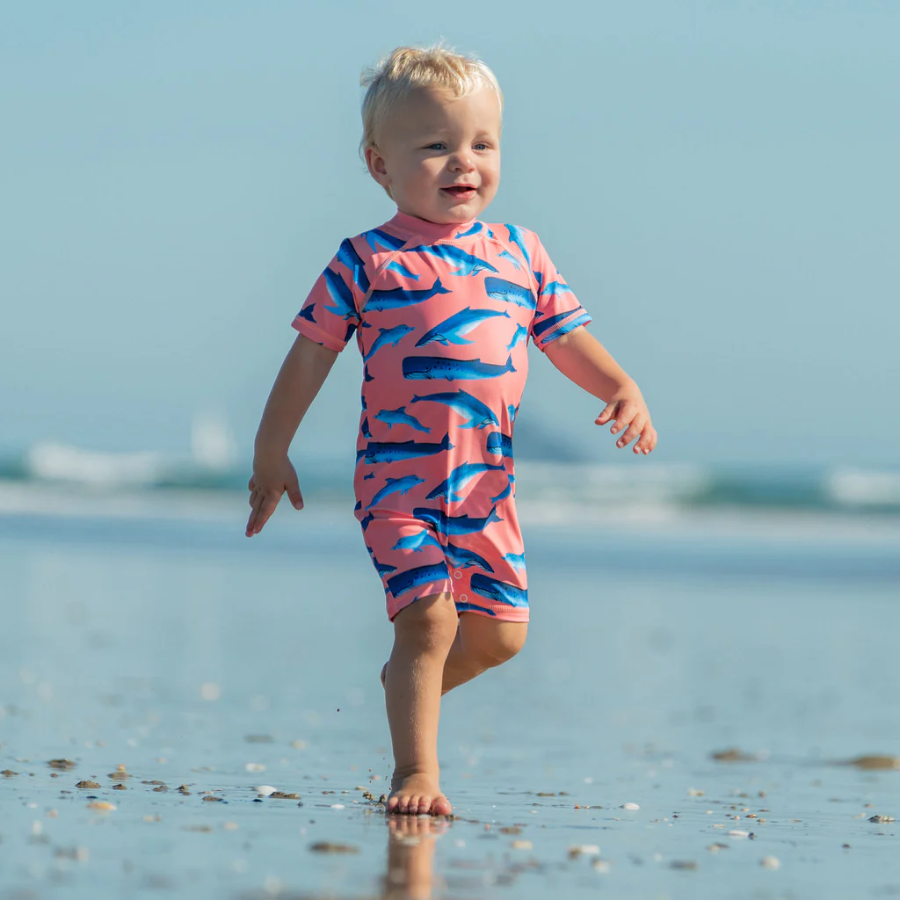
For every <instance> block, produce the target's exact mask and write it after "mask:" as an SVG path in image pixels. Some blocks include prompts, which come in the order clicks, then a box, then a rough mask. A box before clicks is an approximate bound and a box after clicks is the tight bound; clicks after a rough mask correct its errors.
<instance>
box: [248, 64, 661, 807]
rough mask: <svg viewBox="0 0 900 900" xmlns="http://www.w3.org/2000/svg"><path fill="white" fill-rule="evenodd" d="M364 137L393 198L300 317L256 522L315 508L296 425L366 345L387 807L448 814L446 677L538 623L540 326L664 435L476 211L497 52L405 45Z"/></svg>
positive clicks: (550, 342) (381, 70) (377, 81)
mask: <svg viewBox="0 0 900 900" xmlns="http://www.w3.org/2000/svg"><path fill="white" fill-rule="evenodd" d="M363 83H364V84H366V85H367V86H368V90H367V93H366V95H365V99H364V101H363V108H362V115H363V126H364V133H363V139H362V150H363V151H364V153H365V160H366V164H367V166H368V169H369V172H370V173H371V175H372V177H373V178H374V179H375V181H377V182H378V184H380V185H381V186H382V187H383V188H384V190H385V191H386V192H387V193H388V195H389V196H390V198H391V199H392V200H393V202H394V203H395V204H396V205H397V213H396V215H395V216H394V217H393V218H392V219H390V220H389V221H387V222H385V223H384V224H383V225H380V226H379V227H378V228H373V229H371V230H370V231H366V232H364V233H362V234H359V235H357V236H356V237H352V238H348V239H346V240H344V241H343V242H342V243H341V245H340V247H339V249H338V251H337V254H336V255H335V257H334V258H333V259H332V260H331V262H330V263H329V265H328V266H327V268H326V269H325V271H324V272H323V273H322V275H321V276H320V277H319V278H318V280H317V281H316V283H315V285H314V286H313V289H312V291H311V292H310V294H309V297H308V298H307V300H306V301H305V303H304V304H303V307H302V309H301V310H300V312H299V314H298V315H297V317H296V318H295V319H294V322H293V325H294V328H295V329H296V330H297V331H298V332H299V334H298V335H297V338H296V341H295V343H294V345H293V347H292V348H291V350H290V351H289V352H288V355H287V357H286V358H285V361H284V364H283V365H282V367H281V371H280V372H279V374H278V377H277V378H276V380H275V384H274V386H273V388H272V392H271V394H270V396H269V399H268V402H267V404H266V408H265V411H264V413H263V416H262V421H261V423H260V426H259V431H258V434H257V436H256V444H255V455H254V460H253V476H252V478H251V479H250V485H249V487H250V492H251V493H250V506H251V507H252V512H251V513H250V518H249V521H248V523H247V530H246V533H247V536H248V537H249V536H252V535H254V534H258V533H259V532H260V531H261V530H262V528H263V526H264V525H265V523H266V521H267V520H268V519H269V517H270V516H271V515H272V512H273V511H274V509H275V507H276V505H277V504H278V501H279V499H280V498H281V495H282V494H283V493H284V492H287V494H288V497H289V499H290V501H291V503H292V504H293V505H294V507H295V508H297V509H302V507H303V498H302V496H301V493H300V488H299V486H298V482H297V475H296V472H295V471H294V468H293V466H292V465H291V463H290V461H289V459H288V448H289V446H290V443H291V440H292V439H293V436H294V434H295V432H296V430H297V427H298V426H299V424H300V422H301V420H302V419H303V416H304V415H305V413H306V411H307V409H308V408H309V405H310V403H311V402H312V401H313V399H314V398H315V396H316V394H317V393H318V391H319V388H320V387H321V385H322V383H323V381H324V380H325V377H326V376H327V375H328V372H329V370H330V369H331V366H332V364H333V363H334V360H335V359H336V357H337V354H338V353H339V352H340V351H341V350H343V349H344V347H345V346H346V344H347V342H348V341H349V340H350V338H351V337H352V336H353V335H354V334H355V335H356V343H357V346H358V347H359V351H360V354H361V355H362V359H363V379H362V411H361V413H360V425H359V436H358V439H357V445H356V446H357V452H356V470H355V476H354V490H355V494H356V500H357V503H356V517H357V519H358V520H359V522H360V525H361V526H362V533H363V539H364V541H365V545H366V549H367V550H368V552H369V555H370V556H371V558H372V563H373V564H374V566H375V568H376V569H377V571H378V574H379V576H380V577H381V580H382V582H383V584H384V590H385V596H386V599H387V614H388V617H389V618H390V620H391V622H392V623H393V625H394V645H393V649H392V651H391V655H390V658H389V660H388V662H387V663H386V664H385V667H384V669H383V670H382V682H383V684H384V689H385V700H386V707H387V716H388V723H389V726H390V732H391V741H392V745H393V753H394V764H395V768H394V775H393V779H392V783H391V793H390V796H389V799H388V802H387V808H388V811H389V812H396V813H409V814H421V813H431V814H434V815H444V814H449V813H450V812H451V809H452V807H451V805H450V802H449V801H448V800H447V798H446V797H445V796H444V794H443V793H442V792H441V788H440V786H439V770H438V758H437V735H438V717H439V713H440V703H441V696H442V694H444V693H446V692H447V691H449V690H452V689H453V688H455V687H457V686H458V685H461V684H463V683H465V682H467V681H470V680H471V679H473V678H475V677H476V676H477V675H480V674H481V673H482V672H484V671H485V670H486V669H488V668H491V667H492V666H497V665H499V664H500V663H502V662H505V661H506V660H508V659H509V658H510V657H512V656H514V655H515V654H516V653H517V652H518V651H519V650H520V649H521V647H522V645H523V643H524V641H525V634H526V631H527V628H528V625H527V623H528V593H527V578H526V569H525V551H524V546H523V544H522V535H521V532H520V530H519V523H518V519H517V516H516V505H515V475H514V471H513V429H514V422H515V419H516V413H517V411H518V408H519V401H520V399H521V396H522V389H523V387H524V385H525V376H526V373H527V371H528V355H527V344H528V341H529V340H531V341H532V342H533V343H534V344H535V345H536V346H537V347H538V349H539V350H541V351H542V352H543V353H545V354H546V355H547V356H548V357H549V358H550V361H551V362H552V363H553V364H554V365H555V366H556V367H557V368H558V369H559V370H560V371H561V372H562V373H563V374H564V375H566V376H567V377H568V378H569V379H571V380H572V381H574V382H575V383H576V384H577V385H579V386H580V387H582V388H584V390H586V391H588V392H589V393H591V394H593V395H594V396H595V397H598V398H601V399H602V400H603V401H605V402H606V407H605V409H604V410H603V411H602V412H601V413H600V415H599V417H598V418H597V419H596V422H597V424H598V425H604V424H606V423H609V422H613V421H614V423H615V424H613V425H612V429H611V430H612V432H613V433H616V434H620V436H619V438H618V440H617V442H616V443H617V446H618V447H625V446H626V445H628V444H630V443H631V442H632V441H636V443H635V445H634V452H635V453H638V454H647V453H650V452H651V451H652V450H653V448H654V447H655V446H656V432H655V430H654V429H653V426H652V424H651V422H650V414H649V412H648V410H647V405H646V404H645V402H644V399H643V397H642V395H641V392H640V390H639V389H638V386H637V385H636V384H635V382H634V381H633V380H632V379H631V378H629V377H628V376H627V375H626V374H625V372H624V371H623V370H622V369H621V368H620V367H619V366H618V365H617V363H616V362H615V360H614V359H613V358H612V357H611V356H610V354H609V353H607V351H606V350H605V349H604V348H603V347H602V346H601V345H600V344H599V343H598V342H597V341H596V340H595V339H594V338H593V337H592V336H591V335H590V333H589V332H588V331H587V329H586V328H585V325H587V323H589V322H590V321H591V317H590V316H589V315H588V313H587V312H585V310H584V308H583V307H582V306H581V304H580V303H579V302H578V300H577V299H576V296H575V294H574V293H573V292H572V289H571V288H570V287H569V286H568V285H567V284H566V282H565V281H564V280H563V278H562V276H561V275H560V274H559V272H558V271H557V269H556V267H555V266H554V265H553V263H552V262H551V260H550V257H549V256H548V255H547V251H546V250H545V249H544V247H543V245H542V244H541V242H540V240H539V239H538V237H537V235H536V234H534V232H531V231H528V230H526V229H524V228H520V227H518V226H516V225H496V224H486V223H485V222H483V221H481V220H480V219H479V216H480V215H481V214H482V213H483V212H484V210H485V209H486V208H487V206H488V204H490V202H491V201H492V200H493V199H494V195H495V194H496V192H497V187H498V184H499V181H500V131H501V120H502V109H503V97H502V94H501V91H500V87H499V85H498V83H497V80H496V78H495V76H494V74H493V73H492V72H491V70H490V69H489V68H488V67H487V66H486V65H485V64H484V63H482V62H481V61H479V60H477V59H473V58H471V57H467V56H462V55H459V54H456V53H453V52H451V51H449V50H447V49H445V48H443V47H432V48H427V49H416V48H408V47H402V48H399V49H397V50H395V51H394V52H393V53H391V54H390V56H388V57H387V58H386V59H384V60H383V61H382V62H381V63H380V64H379V65H378V66H377V67H376V68H375V69H374V70H372V71H371V72H369V73H368V74H367V76H365V77H364V80H363Z"/></svg>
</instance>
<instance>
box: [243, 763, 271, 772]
mask: <svg viewBox="0 0 900 900" xmlns="http://www.w3.org/2000/svg"><path fill="white" fill-rule="evenodd" d="M244 769H245V770H246V771H247V772H265V771H266V767H265V764H264V763H247V765H245V766H244Z"/></svg>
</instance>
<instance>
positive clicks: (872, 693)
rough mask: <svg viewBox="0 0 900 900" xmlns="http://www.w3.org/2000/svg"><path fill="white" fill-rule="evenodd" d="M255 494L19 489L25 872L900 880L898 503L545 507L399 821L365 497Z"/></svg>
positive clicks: (15, 541) (807, 889) (451, 886)
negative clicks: (197, 511) (106, 496)
mask: <svg viewBox="0 0 900 900" xmlns="http://www.w3.org/2000/svg"><path fill="white" fill-rule="evenodd" d="M242 516H243V508H242V507H236V508H235V509H234V510H233V511H232V510H227V509H226V510H225V511H221V510H220V511H219V512H217V513H216V514H214V515H197V516H191V515H189V514H183V515H181V516H180V517H179V518H171V519H167V518H166V517H165V516H160V515H157V514H154V515H151V516H141V515H134V514H122V515H119V516H97V517H89V516H85V515H70V516H66V517H60V516H55V517H54V516H49V515H44V516H30V517H29V516H27V515H24V516H22V515H16V516H6V517H4V518H0V572H2V573H3V576H2V577H3V582H2V598H0V614H2V622H0V626H2V627H0V683H2V684H3V694H2V696H0V770H2V775H0V807H2V810H3V816H2V819H0V898H2V900H12V898H15V900H26V898H28V900H30V898H43V897H54V898H55V897H61V898H70V897H82V896H83V897H91V898H94V900H97V898H105V897H117V898H118V897H127V896H143V895H144V894H145V893H150V894H152V893H154V892H160V893H161V894H162V895H164V896H172V897H181V896H184V897H192V898H194V897H205V896H210V897H212V896H216V897H223V896H224V897H234V898H248V900H249V898H253V900H256V898H269V897H281V898H313V897H316V898H363V897H366V898H370V897H390V898H399V897H415V898H426V897H435V898H437V897H444V898H457V897H458V898H475V897H478V898H485V897H515V898H526V900H527V898H545V897H548V896H553V897H559V898H577V897H581V896H585V897H587V896H594V895H595V894H597V893H598V892H603V893H604V894H605V895H606V896H612V897H628V898H654V900H662V898H681V897H690V898H697V897H716V898H748V900H749V898H754V900H757V898H773V900H774V898H802V897H815V898H828V897H835V898H838V897H840V898H844V897H869V896H871V897H879V896H891V895H898V894H900V828H898V826H897V824H896V823H895V822H894V821H893V819H892V817H894V816H900V768H892V766H894V765H895V764H896V765H897V766H900V760H896V759H895V757H898V756H900V691H898V688H900V683H898V682H900V679H898V674H897V668H896V665H895V658H896V635H897V633H898V625H900V605H898V603H897V601H898V599H900V564H898V560H900V553H898V550H900V528H898V526H897V524H896V523H895V522H893V521H892V520H884V521H883V522H878V521H868V522H861V521H857V522H855V521H852V520H847V521H844V522H839V523H837V524H834V525H832V526H828V527H821V525H816V526H815V527H807V526H809V525H810V523H803V522H800V523H799V524H798V522H797V521H796V520H787V519H777V518H776V519H772V520H767V521H763V520H756V521H754V520H751V519H747V518H742V519H740V520H726V519H723V518H722V517H719V518H715V517H705V518H703V517H699V518H695V519H693V520H678V521H672V520H669V519H666V518H663V519H660V520H658V521H652V520H646V521H638V520H635V521H631V522H629V521H627V517H625V524H623V523H622V521H618V522H617V521H616V519H615V517H614V516H607V517H606V518H605V519H603V518H601V519H599V520H585V521H580V522H577V523H575V522H573V521H572V520H571V518H569V519H566V518H565V517H564V516H561V517H558V518H561V519H562V520H563V521H562V522H560V523H557V524H546V523H547V521H548V518H550V516H548V515H547V512H546V510H543V511H541V510H538V509H536V508H535V509H532V510H530V511H528V510H525V509H523V525H524V527H525V534H526V542H527V552H528V565H529V588H530V595H531V604H532V623H531V627H530V634H529V641H528V643H527V645H526V647H525V649H524V650H523V652H522V653H521V654H520V655H519V656H518V657H516V658H515V659H514V660H512V661H511V662H510V663H508V664H507V665H505V666H503V667H502V668H500V669H497V670H495V671H492V672H489V673H487V674H486V675H485V676H483V677H482V678H479V679H478V680H476V681H475V682H473V683H472V684H469V685H466V686H464V687H462V688H460V689H459V690H458V691H455V692H453V693H452V694H450V695H448V696H447V697H446V698H445V701H444V709H443V714H442V724H441V742H440V757H441V761H442V767H443V768H442V786H443V788H444V790H445V792H446V793H447V796H448V797H449V798H450V800H451V802H452V803H453V804H454V808H455V815H454V817H452V818H450V819H446V820H432V819H428V818H413V819H406V820H402V821H397V817H390V818H386V817H385V815H384V813H383V806H382V804H381V803H380V802H379V798H380V797H381V796H382V795H383V794H384V793H385V792H386V791H387V783H388V779H389V776H390V771H391V765H390V753H389V736H388V731H387V725H386V722H385V718H384V709H383V697H382V691H381V687H380V685H379V682H378V673H379V671H380V668H381V665H382V663H383V662H384V660H385V659H386V658H387V654H388V652H389V649H390V642H391V629H390V625H389V623H388V622H387V620H386V618H385V616H384V607H383V597H382V595H381V592H380V587H379V584H378V581H377V578H376V576H375V574H374V571H373V570H372V569H371V567H370V565H369V562H368V559H367V557H366V554H365V552H364V549H363V546H362V541H361V539H360V536H359V534H358V530H357V525H356V523H355V521H354V520H353V519H352V516H351V515H350V513H349V510H345V509H340V510H331V509H327V510H324V511H319V512H317V511H315V510H308V511H304V513H303V514H301V515H297V514H295V513H293V512H292V511H281V510H280V511H279V513H278V514H277V515H276V518H275V519H274V520H273V521H272V522H271V523H270V525H269V526H268V528H267V530H266V531H265V532H264V533H263V535H262V536H261V537H258V538H254V539H253V540H252V541H247V540H246V539H244V538H243V537H242V535H241V530H242V529H241V525H242V521H241V517H242ZM875 755H880V756H884V757H886V758H883V759H880V760H879V759H869V760H865V759H863V760H862V761H860V758H861V757H866V756H868V757H872V756H875ZM854 760H856V762H855V763H854V762H853V761H854ZM52 761H56V762H52ZM61 761H65V762H61ZM69 764H71V765H69ZM84 782H87V783H88V785H87V786H83V787H78V784H79V783H84ZM91 782H93V783H94V784H95V785H99V786H96V787H95V786H91V785H90V783H91ZM179 788H181V790H179ZM261 788H262V789H263V790H261V791H260V790H259V789H261ZM270 789H272V790H275V791H278V792H280V793H281V794H283V795H285V796H281V797H279V796H276V795H275V794H272V793H271V792H270ZM261 795H262V796H261ZM293 795H297V796H293ZM98 804H99V806H98Z"/></svg>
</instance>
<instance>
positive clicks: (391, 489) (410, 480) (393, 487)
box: [366, 475, 425, 512]
mask: <svg viewBox="0 0 900 900" xmlns="http://www.w3.org/2000/svg"><path fill="white" fill-rule="evenodd" d="M424 481H425V479H424V478H419V476H418V475H404V476H403V477H402V478H386V479H385V482H384V487H383V488H382V489H381V490H380V491H379V492H378V493H377V494H376V495H375V496H374V497H373V498H372V502H371V503H370V504H369V505H368V506H367V507H366V511H367V512H368V511H369V510H370V509H371V508H372V507H373V506H377V505H378V503H380V502H381V501H382V500H384V498H385V497H387V496H389V495H390V494H406V493H408V492H409V491H410V490H411V489H412V488H414V487H415V486H416V485H417V484H422V483H423V482H424Z"/></svg>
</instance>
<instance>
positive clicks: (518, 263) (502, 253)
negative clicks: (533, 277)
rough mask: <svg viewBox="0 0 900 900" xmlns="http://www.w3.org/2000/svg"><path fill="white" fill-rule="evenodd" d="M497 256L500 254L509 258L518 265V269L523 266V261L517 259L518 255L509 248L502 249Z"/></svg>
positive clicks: (504, 257)
mask: <svg viewBox="0 0 900 900" xmlns="http://www.w3.org/2000/svg"><path fill="white" fill-rule="evenodd" d="M497 256H498V257H499V258H500V259H508V260H509V261H510V262H511V263H512V264H513V265H514V266H515V267H516V269H521V268H522V263H520V262H519V260H518V259H516V257H515V256H513V255H512V253H510V252H509V250H501V251H500V252H499V253H498V254H497Z"/></svg>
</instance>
